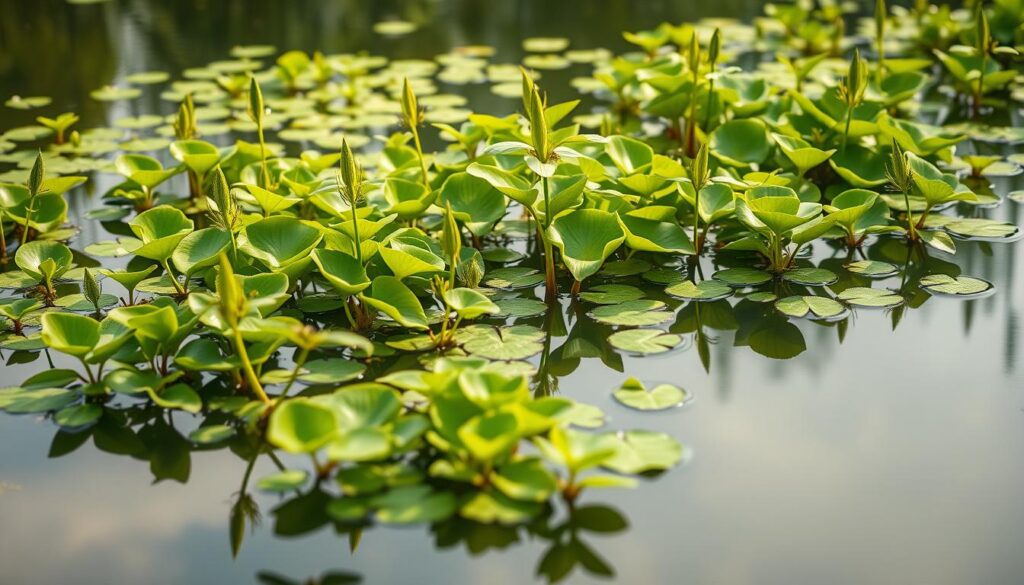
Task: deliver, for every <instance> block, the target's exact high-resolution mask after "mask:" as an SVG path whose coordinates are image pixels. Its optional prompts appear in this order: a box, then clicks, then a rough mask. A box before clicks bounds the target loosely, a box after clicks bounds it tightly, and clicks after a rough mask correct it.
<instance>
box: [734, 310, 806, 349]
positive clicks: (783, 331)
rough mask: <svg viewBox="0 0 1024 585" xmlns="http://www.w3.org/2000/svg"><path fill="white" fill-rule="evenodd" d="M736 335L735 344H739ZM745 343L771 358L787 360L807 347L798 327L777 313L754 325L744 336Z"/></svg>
mask: <svg viewBox="0 0 1024 585" xmlns="http://www.w3.org/2000/svg"><path fill="white" fill-rule="evenodd" d="M741 339H742V338H741V336H740V335H737V336H736V345H741V343H740V341H741ZM745 344H746V345H749V346H750V349H752V350H754V351H755V352H757V353H759V354H761V355H763V356H765V357H769V358H772V359H777V360H787V359H790V358H793V357H796V356H798V355H800V354H801V353H803V352H804V351H805V350H806V349H807V344H806V342H805V341H804V335H803V333H801V332H800V328H799V327H797V326H796V325H794V324H792V323H790V322H789V321H788V320H787V319H785V318H784V317H781V316H779V315H775V316H768V317H765V318H764V319H763V320H762V321H760V322H759V323H757V324H756V325H754V327H753V328H752V329H751V330H750V332H749V334H748V335H747V336H746V339H745Z"/></svg>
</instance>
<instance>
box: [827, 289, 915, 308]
mask: <svg viewBox="0 0 1024 585" xmlns="http://www.w3.org/2000/svg"><path fill="white" fill-rule="evenodd" d="M838 298H839V300H841V301H845V302H847V303H849V304H851V305H857V306H860V307H883V308H890V307H897V306H899V305H902V304H903V297H901V296H900V295H898V294H896V293H894V292H892V291H889V290H885V289H879V288H870V287H866V286H855V287H851V288H848V289H846V290H844V291H843V292H841V293H839V295H838Z"/></svg>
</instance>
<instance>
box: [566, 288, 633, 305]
mask: <svg viewBox="0 0 1024 585" xmlns="http://www.w3.org/2000/svg"><path fill="white" fill-rule="evenodd" d="M580 298H581V299H583V300H585V301H589V302H591V303H597V304H599V305H613V304H615V303H623V302H626V301H635V300H637V299H642V298H644V291H642V290H640V289H638V288H637V287H635V286H631V285H628V284H601V285H598V286H595V287H593V288H592V289H590V290H588V291H586V292H582V293H580Z"/></svg>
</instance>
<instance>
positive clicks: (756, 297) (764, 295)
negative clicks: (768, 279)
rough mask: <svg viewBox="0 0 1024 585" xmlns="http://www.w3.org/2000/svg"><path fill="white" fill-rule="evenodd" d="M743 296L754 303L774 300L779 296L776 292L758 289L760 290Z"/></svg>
mask: <svg viewBox="0 0 1024 585" xmlns="http://www.w3.org/2000/svg"><path fill="white" fill-rule="evenodd" d="M743 298H745V299H747V300H750V301H753V302H755V303H770V302H772V301H774V300H775V299H777V298H779V295H777V294H775V293H773V292H765V291H760V292H755V293H750V294H749V295H747V296H745V297H743Z"/></svg>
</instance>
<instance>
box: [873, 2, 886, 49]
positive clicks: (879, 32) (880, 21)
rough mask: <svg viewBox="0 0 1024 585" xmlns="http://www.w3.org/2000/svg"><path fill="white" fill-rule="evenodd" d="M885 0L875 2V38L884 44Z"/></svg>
mask: <svg viewBox="0 0 1024 585" xmlns="http://www.w3.org/2000/svg"><path fill="white" fill-rule="evenodd" d="M885 17H886V9H885V0H875V36H876V37H877V38H878V42H882V38H883V37H884V36H885Z"/></svg>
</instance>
